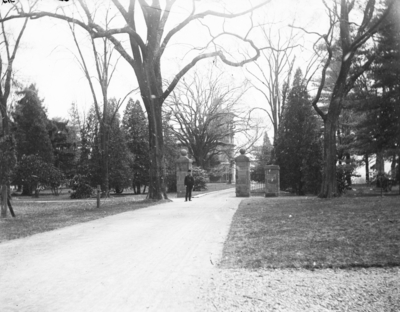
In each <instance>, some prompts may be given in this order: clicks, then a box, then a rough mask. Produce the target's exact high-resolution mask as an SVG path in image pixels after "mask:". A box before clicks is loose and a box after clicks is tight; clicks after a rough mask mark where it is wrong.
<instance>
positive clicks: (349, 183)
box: [345, 152, 351, 186]
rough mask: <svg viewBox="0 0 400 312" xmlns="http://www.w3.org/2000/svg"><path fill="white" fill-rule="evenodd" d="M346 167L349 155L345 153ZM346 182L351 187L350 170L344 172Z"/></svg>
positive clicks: (348, 163) (349, 160) (348, 162)
mask: <svg viewBox="0 0 400 312" xmlns="http://www.w3.org/2000/svg"><path fill="white" fill-rule="evenodd" d="M345 156H346V165H350V162H351V159H350V153H348V152H346V153H345ZM346 182H347V185H348V186H351V170H346Z"/></svg>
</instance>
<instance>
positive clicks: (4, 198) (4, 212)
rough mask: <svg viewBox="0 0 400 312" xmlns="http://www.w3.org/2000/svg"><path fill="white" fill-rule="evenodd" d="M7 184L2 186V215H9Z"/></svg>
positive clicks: (3, 216)
mask: <svg viewBox="0 0 400 312" xmlns="http://www.w3.org/2000/svg"><path fill="white" fill-rule="evenodd" d="M7 195H8V194H7V185H4V184H3V185H2V186H1V217H2V218H5V217H7Z"/></svg>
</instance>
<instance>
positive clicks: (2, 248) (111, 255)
mask: <svg viewBox="0 0 400 312" xmlns="http://www.w3.org/2000/svg"><path fill="white" fill-rule="evenodd" d="M240 201H241V199H240V198H236V197H235V194H234V189H229V190H224V191H220V192H215V193H210V194H207V195H205V196H202V197H199V198H194V199H193V200H192V201H191V202H184V199H173V202H170V203H165V204H160V205H156V206H153V207H149V208H146V209H140V210H135V211H132V212H125V213H121V214H118V215H113V216H110V217H106V218H103V219H98V220H94V221H90V222H86V223H81V224H77V225H73V226H69V227H66V228H63V229H58V230H55V231H51V232H46V233H41V234H36V235H33V236H30V237H27V238H22V239H17V240H12V241H8V242H4V243H1V244H0V307H2V308H1V311H3V312H4V311H19V312H22V311H29V312H34V311H40V312H46V311H52V312H55V311H77V312H79V311H96V312H100V311H108V312H109V311H118V312H123V311H197V310H198V309H199V307H201V305H202V303H201V302H199V300H201V299H199V298H200V297H201V296H200V292H201V289H202V287H206V286H205V285H206V284H207V283H208V280H209V279H210V278H211V276H212V271H213V270H214V268H215V265H216V263H217V262H218V260H219V258H220V257H221V254H222V246H223V242H224V241H225V238H226V236H227V234H228V231H229V226H230V223H231V220H232V216H233V214H234V213H235V211H236V209H237V207H238V205H239V203H240Z"/></svg>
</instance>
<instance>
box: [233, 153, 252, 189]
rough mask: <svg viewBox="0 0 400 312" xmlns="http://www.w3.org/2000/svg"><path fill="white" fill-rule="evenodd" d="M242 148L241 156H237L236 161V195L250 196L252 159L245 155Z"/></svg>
mask: <svg viewBox="0 0 400 312" xmlns="http://www.w3.org/2000/svg"><path fill="white" fill-rule="evenodd" d="M245 152H246V151H245V150H244V149H243V148H242V149H241V150H240V154H241V155H240V156H238V157H236V158H235V163H236V197H249V196H250V159H249V157H247V156H245V155H244V153H245Z"/></svg>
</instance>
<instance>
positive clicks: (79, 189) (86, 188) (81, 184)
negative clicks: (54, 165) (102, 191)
mask: <svg viewBox="0 0 400 312" xmlns="http://www.w3.org/2000/svg"><path fill="white" fill-rule="evenodd" d="M71 188H72V193H71V198H72V199H77V198H89V197H90V196H92V194H93V188H92V187H91V186H90V185H89V184H88V183H87V182H86V179H85V177H84V176H81V175H79V174H77V175H75V176H74V177H73V178H72V180H71Z"/></svg>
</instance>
